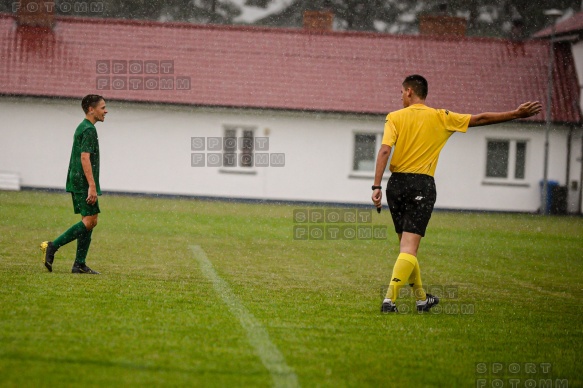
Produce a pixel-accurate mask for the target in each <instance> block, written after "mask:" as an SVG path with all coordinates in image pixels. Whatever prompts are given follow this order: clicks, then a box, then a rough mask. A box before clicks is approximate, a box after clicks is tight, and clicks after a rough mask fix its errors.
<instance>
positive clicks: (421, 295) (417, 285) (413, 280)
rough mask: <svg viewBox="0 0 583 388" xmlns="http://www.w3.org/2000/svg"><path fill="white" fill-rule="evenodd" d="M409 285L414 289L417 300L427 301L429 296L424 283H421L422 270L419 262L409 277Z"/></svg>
mask: <svg viewBox="0 0 583 388" xmlns="http://www.w3.org/2000/svg"><path fill="white" fill-rule="evenodd" d="M409 285H410V286H411V287H413V295H414V296H415V299H416V300H425V299H427V295H426V294H425V290H424V289H423V283H422V282H421V268H419V261H417V262H416V263H415V268H414V269H413V272H411V276H409Z"/></svg>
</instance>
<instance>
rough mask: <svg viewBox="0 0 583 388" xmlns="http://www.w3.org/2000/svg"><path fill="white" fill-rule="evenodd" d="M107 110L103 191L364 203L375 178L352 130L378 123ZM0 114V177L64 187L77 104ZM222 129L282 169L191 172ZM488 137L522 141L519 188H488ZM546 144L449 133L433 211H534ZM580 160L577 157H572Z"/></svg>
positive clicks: (12, 101) (516, 132)
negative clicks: (252, 139)
mask: <svg viewBox="0 0 583 388" xmlns="http://www.w3.org/2000/svg"><path fill="white" fill-rule="evenodd" d="M108 110H109V114H108V115H107V117H106V121H105V122H104V123H97V125H96V127H97V130H98V133H99V142H100V148H101V187H102V190H104V191H119V192H135V193H158V194H178V195H194V196H213V197H235V198H252V199H275V200H298V201H323V202H344V203H363V204H368V203H370V195H371V189H370V186H371V185H372V183H373V179H372V173H371V174H365V177H364V178H363V177H360V178H355V177H353V175H354V174H353V172H352V164H353V148H354V132H355V131H358V132H371V133H381V132H382V130H383V125H384V117H383V116H372V115H371V116H368V115H338V114H325V113H321V114H318V113H300V112H281V111H258V110H228V109H210V108H193V107H180V106H162V105H144V104H133V103H120V102H108ZM0 114H2V117H3V120H2V124H1V127H0V172H6V171H7V172H15V173H18V174H19V175H20V177H21V185H22V186H29V187H47V188H64V186H65V179H66V172H67V166H68V162H69V156H70V150H71V145H72V138H73V133H74V130H75V127H76V126H77V125H78V124H79V122H80V121H81V120H82V119H83V116H84V115H83V112H82V110H81V108H80V102H78V101H73V100H44V99H29V98H0ZM226 125H227V126H230V125H234V126H238V125H241V126H250V127H254V128H256V130H255V136H256V137H260V136H269V146H270V149H269V152H270V153H284V154H285V166H284V167H256V168H254V169H252V171H254V174H238V173H232V171H235V170H234V169H220V168H217V167H191V154H192V152H193V151H192V150H191V137H207V138H208V137H220V136H223V128H224V126H226ZM566 134H567V130H566V129H565V128H562V127H558V128H557V129H554V130H553V132H552V134H551V148H550V160H551V164H550V170H549V179H553V180H558V181H559V182H560V183H561V184H562V185H563V184H565V183H566V182H565V171H566ZM575 137H576V136H575ZM488 138H501V139H525V140H526V141H527V163H526V165H527V167H526V179H525V180H524V185H522V186H492V185H485V184H484V181H485V179H484V175H485V163H486V139H488ZM574 142H575V143H577V142H579V143H578V144H579V145H576V146H574V149H578V150H580V149H581V146H580V142H581V139H580V135H579V136H578V137H576V139H574ZM543 145H544V127H542V126H540V125H537V124H510V125H508V124H507V125H499V126H495V127H494V126H492V127H481V128H471V129H470V130H469V131H468V133H467V134H455V135H454V136H452V138H451V139H450V141H449V143H448V144H447V145H446V147H445V149H444V151H443V152H442V154H441V158H440V161H439V165H438V168H437V174H436V182H437V186H438V199H437V203H436V207H438V208H452V209H484V210H506V211H526V212H532V211H536V210H537V209H538V208H539V206H540V190H539V181H540V179H541V178H542V171H543ZM577 157H579V158H580V155H579V154H577V155H574V154H573V155H572V160H575V159H576V158H577ZM574 163H575V164H577V163H578V162H574ZM578 166H580V163H578ZM225 170H228V171H230V172H231V173H225V172H222V171H225ZM244 171H249V170H248V169H244ZM579 174H580V167H577V168H572V169H571V176H572V177H573V178H574V179H575V180H578V179H579V178H578V175H579ZM351 176H352V177H351ZM387 178H388V175H387V176H386V177H385V179H384V182H383V186H385V185H386V179H387Z"/></svg>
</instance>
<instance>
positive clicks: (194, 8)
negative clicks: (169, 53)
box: [0, 0, 581, 36]
mask: <svg viewBox="0 0 583 388" xmlns="http://www.w3.org/2000/svg"><path fill="white" fill-rule="evenodd" d="M272 1H274V0H246V1H245V5H247V6H252V7H259V8H266V7H267V6H269V5H270V4H271V2H272ZM15 3H18V1H17V0H0V12H13V10H14V5H15ZM80 3H87V4H89V5H91V4H94V5H95V4H99V5H100V8H99V12H91V11H87V8H85V9H81V8H79V7H77V8H75V7H74V5H75V4H80ZM444 4H446V7H444ZM54 5H55V11H56V13H57V14H61V15H79V16H89V17H115V18H126V19H147V20H159V21H182V22H191V23H218V24H232V23H234V20H235V19H236V18H237V16H239V15H240V14H241V9H240V7H239V6H238V5H237V4H235V3H234V2H232V1H231V0H164V1H152V0H121V1H120V0H54ZM550 8H557V9H559V10H563V11H569V10H571V11H572V12H573V11H574V12H579V11H580V8H581V0H544V1H543V0H447V1H446V0H426V1H418V0H364V1H363V0H295V1H294V2H292V3H291V4H290V5H289V6H288V7H287V8H285V9H284V10H282V11H281V12H279V13H276V14H272V15H269V16H267V17H265V18H263V19H261V20H258V21H257V22H256V23H255V24H258V25H266V26H274V27H301V26H302V21H303V12H304V11H305V10H329V11H332V12H333V13H334V18H335V28H336V29H339V30H357V31H380V32H389V33H404V34H407V33H415V32H417V30H418V19H419V16H420V15H423V14H428V13H436V12H440V13H446V14H449V15H452V16H463V17H465V18H466V19H467V20H468V35H477V36H507V35H509V34H510V32H511V31H515V30H513V29H512V28H513V26H514V27H516V26H518V27H520V28H519V32H520V34H522V35H524V36H529V35H531V34H532V33H533V32H535V31H538V30H540V29H542V28H544V27H545V26H546V25H547V24H548V20H546V19H545V16H544V15H543V11H544V10H545V9H550ZM96 9H97V8H96ZM96 9H95V10H96Z"/></svg>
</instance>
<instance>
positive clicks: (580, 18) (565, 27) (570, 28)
mask: <svg viewBox="0 0 583 388" xmlns="http://www.w3.org/2000/svg"><path fill="white" fill-rule="evenodd" d="M581 31H583V12H578V13H576V14H575V15H573V16H571V17H570V18H569V19H566V20H563V21H562V22H561V23H559V24H557V25H555V35H557V36H560V35H566V34H570V33H573V32H581ZM551 33H552V26H549V27H547V28H545V29H543V30H540V31H539V32H537V33H535V34H534V35H533V38H547V37H549V36H551Z"/></svg>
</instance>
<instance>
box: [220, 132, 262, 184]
mask: <svg viewBox="0 0 583 388" xmlns="http://www.w3.org/2000/svg"><path fill="white" fill-rule="evenodd" d="M257 129H258V127H257V126H255V125H233V124H223V126H222V131H223V133H222V138H223V139H225V138H226V137H227V131H235V138H236V139H237V147H236V149H235V154H236V155H237V166H233V167H229V166H227V167H225V165H224V154H226V153H227V152H225V151H226V150H225V149H224V143H223V150H222V151H221V154H223V156H222V157H223V159H222V160H223V165H222V166H221V167H219V172H220V173H223V174H241V175H256V174H257V170H256V167H255V148H254V147H255V137H256V132H257ZM246 131H251V133H252V135H253V137H252V139H253V149H252V150H251V155H252V159H253V165H252V166H239V158H240V155H241V154H242V153H243V150H240V149H239V139H241V138H243V137H244V133H245V132H246ZM229 137H230V136H229Z"/></svg>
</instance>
